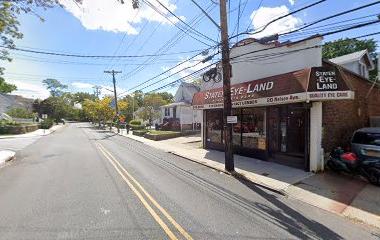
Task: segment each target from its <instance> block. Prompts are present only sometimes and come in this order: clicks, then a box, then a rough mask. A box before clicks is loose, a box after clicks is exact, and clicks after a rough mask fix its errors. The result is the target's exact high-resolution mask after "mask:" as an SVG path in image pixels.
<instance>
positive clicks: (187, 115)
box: [160, 82, 202, 131]
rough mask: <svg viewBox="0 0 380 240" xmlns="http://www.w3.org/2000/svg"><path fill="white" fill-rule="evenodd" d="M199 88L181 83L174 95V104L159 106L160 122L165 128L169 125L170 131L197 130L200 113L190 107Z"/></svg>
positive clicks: (200, 119)
mask: <svg viewBox="0 0 380 240" xmlns="http://www.w3.org/2000/svg"><path fill="white" fill-rule="evenodd" d="M199 90H200V88H199V87H198V86H197V85H195V84H192V83H186V82H182V83H181V84H180V85H179V87H178V89H177V92H176V94H175V95H174V99H175V102H174V103H170V104H167V105H164V106H161V107H160V108H161V121H160V123H161V124H163V127H164V128H165V124H166V125H170V127H169V128H171V129H172V130H181V131H184V130H195V129H198V128H199V126H200V123H201V121H202V118H201V112H200V111H198V110H194V109H193V107H192V106H191V102H192V99H193V95H194V94H195V93H197V92H199Z"/></svg>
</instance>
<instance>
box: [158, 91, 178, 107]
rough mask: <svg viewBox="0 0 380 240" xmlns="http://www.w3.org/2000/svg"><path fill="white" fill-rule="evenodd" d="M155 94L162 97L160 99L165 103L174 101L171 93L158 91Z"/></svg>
mask: <svg viewBox="0 0 380 240" xmlns="http://www.w3.org/2000/svg"><path fill="white" fill-rule="evenodd" d="M157 94H158V95H160V96H161V97H162V99H163V100H164V101H165V102H166V104H169V103H172V102H174V96H173V94H171V93H168V92H159V93H157Z"/></svg>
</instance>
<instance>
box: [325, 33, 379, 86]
mask: <svg viewBox="0 0 380 240" xmlns="http://www.w3.org/2000/svg"><path fill="white" fill-rule="evenodd" d="M376 47H377V44H376V41H375V40H374V39H364V40H359V39H350V38H345V39H338V40H335V41H331V42H326V43H325V44H324V45H323V48H322V57H323V58H325V59H331V58H335V57H339V56H342V55H346V54H350V53H353V52H357V51H361V50H365V49H367V50H368V53H369V55H370V57H371V58H373V59H376ZM369 75H370V77H369V79H370V80H374V79H375V78H376V75H377V70H376V69H375V70H373V71H370V74H369Z"/></svg>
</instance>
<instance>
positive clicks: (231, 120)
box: [227, 116, 237, 123]
mask: <svg viewBox="0 0 380 240" xmlns="http://www.w3.org/2000/svg"><path fill="white" fill-rule="evenodd" d="M227 123H237V116H227Z"/></svg>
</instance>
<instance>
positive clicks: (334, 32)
mask: <svg viewBox="0 0 380 240" xmlns="http://www.w3.org/2000/svg"><path fill="white" fill-rule="evenodd" d="M379 22H380V20H376V21H373V22H372V23H371V24H375V23H379ZM368 25H370V24H369V23H367V24H360V25H357V26H353V27H349V28H346V29H341V30H337V31H332V32H328V33H324V34H320V35H318V36H321V37H322V36H328V35H332V34H336V33H338V32H343V31H348V30H352V29H356V28H360V27H364V26H368ZM377 34H380V32H375V33H371V34H366V35H361V36H358V37H354V39H355V38H363V37H367V36H373V35H377ZM297 42H300V41H297ZM297 42H294V43H297ZM294 43H293V44H294ZM321 46H322V45H315V46H311V47H307V48H303V49H297V50H290V51H287V52H282V53H273V54H272V57H273V56H276V55H277V56H278V55H280V54H281V55H283V54H287V53H288V54H289V53H294V52H299V51H304V50H307V49H312V48H317V47H321ZM274 48H278V46H274V47H270V48H266V49H260V50H256V51H251V52H248V53H243V54H240V55H238V56H235V57H231V58H230V59H231V60H233V59H236V58H240V57H242V56H246V55H249V54H252V53H257V52H263V51H268V50H271V49H274ZM256 57H257V56H256ZM253 59H255V58H253V57H252V59H251V61H252V60H253ZM259 59H260V57H258V58H256V59H255V60H259ZM234 62H246V60H240V61H238V60H236V61H234ZM248 62H249V61H248ZM213 64H214V63H213ZM213 64H210V65H208V66H207V67H210V66H211V65H213ZM207 67H205V68H207ZM205 68H203V69H205ZM197 72H199V70H198V71H196V72H194V73H197ZM194 73H193V74H194ZM191 75H192V74H189V75H187V76H185V77H183V78H186V77H188V76H191ZM183 78H179V79H177V80H175V81H173V82H170V83H169V84H166V85H164V86H162V87H166V86H168V85H170V84H173V83H175V82H178V81H180V80H181V79H183ZM162 87H159V88H157V89H154V90H151V91H150V92H153V91H157V90H160V89H161V88H162Z"/></svg>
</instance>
